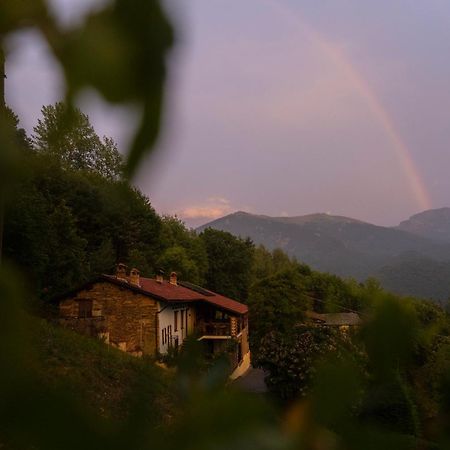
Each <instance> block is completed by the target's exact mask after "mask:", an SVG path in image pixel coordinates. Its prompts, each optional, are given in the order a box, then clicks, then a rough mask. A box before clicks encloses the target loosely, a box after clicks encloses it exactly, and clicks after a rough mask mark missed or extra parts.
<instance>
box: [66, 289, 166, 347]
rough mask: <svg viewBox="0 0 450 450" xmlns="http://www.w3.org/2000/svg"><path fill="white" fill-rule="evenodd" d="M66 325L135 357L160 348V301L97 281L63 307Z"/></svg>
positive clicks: (70, 297)
mask: <svg viewBox="0 0 450 450" xmlns="http://www.w3.org/2000/svg"><path fill="white" fill-rule="evenodd" d="M59 310H60V322H61V324H62V325H64V326H66V327H68V328H70V329H73V330H74V331H77V332H79V333H82V334H87V335H89V336H94V337H99V338H101V339H103V340H105V341H106V342H107V343H109V344H111V345H113V346H116V347H118V348H120V349H121V350H124V351H126V352H129V353H132V354H134V355H155V353H156V351H157V349H158V344H159V343H158V302H157V301H156V300H154V299H152V298H150V297H148V296H146V295H142V294H140V293H138V292H135V291H133V290H130V289H127V288H126V287H121V286H118V285H115V284H112V283H107V282H102V281H99V282H96V283H94V284H92V285H91V286H89V287H87V288H85V289H82V290H80V291H78V292H76V293H75V294H73V296H69V297H67V298H66V299H64V300H62V301H61V302H60V305H59Z"/></svg>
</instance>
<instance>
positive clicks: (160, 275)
mask: <svg viewBox="0 0 450 450" xmlns="http://www.w3.org/2000/svg"><path fill="white" fill-rule="evenodd" d="M163 280H164V271H163V270H161V269H159V270H158V273H157V274H156V281H157V282H158V283H162V282H163Z"/></svg>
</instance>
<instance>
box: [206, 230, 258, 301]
mask: <svg viewBox="0 0 450 450" xmlns="http://www.w3.org/2000/svg"><path fill="white" fill-rule="evenodd" d="M200 238H201V239H202V241H203V243H204V245H205V248H206V253H207V255H208V272H207V275H206V285H207V287H208V288H209V289H211V290H213V291H216V292H218V293H219V294H222V295H226V296H229V297H231V298H235V299H237V300H241V301H246V300H247V297H248V290H249V285H250V281H251V270H252V269H251V268H252V260H253V249H254V245H253V243H252V241H251V240H250V239H241V238H237V237H235V236H233V235H232V234H231V233H227V232H225V231H219V230H213V229H212V228H207V229H206V230H205V231H203V232H202V233H201V234H200Z"/></svg>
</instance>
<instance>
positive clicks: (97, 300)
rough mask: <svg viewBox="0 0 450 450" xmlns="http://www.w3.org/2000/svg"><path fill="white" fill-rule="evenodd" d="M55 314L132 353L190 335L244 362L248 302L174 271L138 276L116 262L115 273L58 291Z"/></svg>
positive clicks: (156, 350) (175, 343) (151, 351)
mask: <svg viewBox="0 0 450 450" xmlns="http://www.w3.org/2000/svg"><path fill="white" fill-rule="evenodd" d="M59 317H60V322H61V324H62V325H64V326H66V327H68V328H70V329H73V330H75V331H77V332H79V333H82V334H86V335H89V336H95V337H99V338H101V339H103V340H104V341H105V342H106V343H108V344H110V345H113V346H115V347H117V348H119V349H121V350H123V351H125V352H128V353H131V354H133V355H138V356H140V355H158V354H162V355H164V354H166V353H167V352H168V351H169V349H177V348H179V347H180V346H181V345H182V344H183V341H184V340H185V339H186V338H187V337H188V336H191V335H193V336H196V338H197V339H198V340H199V341H203V342H204V343H205V349H206V351H207V352H208V353H209V354H211V355H214V354H217V353H221V352H227V353H228V354H229V357H230V361H231V364H232V366H233V368H234V369H238V371H239V372H241V371H243V370H245V368H246V367H247V366H249V364H250V352H249V345H248V307H247V306H246V305H244V304H242V303H239V302H237V301H235V300H232V299H230V298H227V297H224V296H222V295H219V294H216V293H214V292H212V291H209V290H206V289H203V288H201V287H199V286H196V285H193V284H190V283H186V282H179V281H178V280H177V276H176V274H175V273H172V274H171V276H170V279H169V280H165V279H163V276H162V275H158V276H157V277H156V278H143V277H141V276H140V274H139V271H138V270H137V269H132V270H131V271H130V273H129V274H128V273H127V268H126V266H125V265H124V264H119V265H118V267H117V271H116V275H102V276H100V277H98V278H96V279H95V280H92V281H90V282H89V283H86V284H85V285H83V286H82V287H80V288H79V289H77V290H75V291H72V292H70V293H68V294H66V295H65V296H63V297H62V298H61V300H60V302H59Z"/></svg>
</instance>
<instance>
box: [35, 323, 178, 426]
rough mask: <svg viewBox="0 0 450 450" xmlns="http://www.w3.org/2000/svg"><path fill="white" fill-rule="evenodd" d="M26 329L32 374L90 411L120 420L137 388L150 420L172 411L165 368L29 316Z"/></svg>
mask: <svg viewBox="0 0 450 450" xmlns="http://www.w3.org/2000/svg"><path fill="white" fill-rule="evenodd" d="M28 331H29V334H30V336H29V337H30V339H31V341H32V343H33V345H34V348H33V352H34V355H33V358H32V359H31V360H30V364H31V365H32V370H33V372H34V374H35V376H36V379H38V380H40V382H41V383H43V384H44V385H48V386H51V387H52V388H54V387H55V386H56V387H57V388H60V389H61V390H62V391H63V392H66V393H67V394H69V395H73V396H74V397H75V398H76V399H77V400H78V401H79V402H80V403H82V404H83V407H84V408H86V409H87V410H88V411H91V412H92V413H93V414H96V415H100V416H102V417H105V418H108V419H112V420H113V421H120V422H121V421H123V420H124V419H126V418H127V417H128V414H129V413H130V410H131V408H132V406H133V405H134V403H135V401H136V395H137V394H136V393H137V392H139V397H140V400H145V402H146V403H148V404H151V405H152V417H151V418H149V420H150V419H151V421H152V423H156V424H158V423H160V424H162V423H165V422H167V421H168V420H169V419H170V417H171V416H172V414H173V404H174V395H173V393H172V392H173V390H172V389H171V388H170V378H171V377H170V376H169V374H168V373H167V372H166V371H164V370H163V369H160V368H158V367H156V366H155V365H154V364H153V363H152V362H151V361H149V360H146V359H141V358H135V357H133V356H130V355H127V354H125V353H123V352H121V351H119V350H117V349H114V348H112V347H109V346H107V345H105V344H103V343H102V342H100V341H98V340H96V339H92V338H88V337H84V336H80V335H78V334H76V333H74V332H71V331H68V330H65V329H62V328H60V327H58V326H55V325H52V324H50V323H48V322H47V321H45V320H42V319H36V318H33V317H31V318H30V319H29V326H28Z"/></svg>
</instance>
